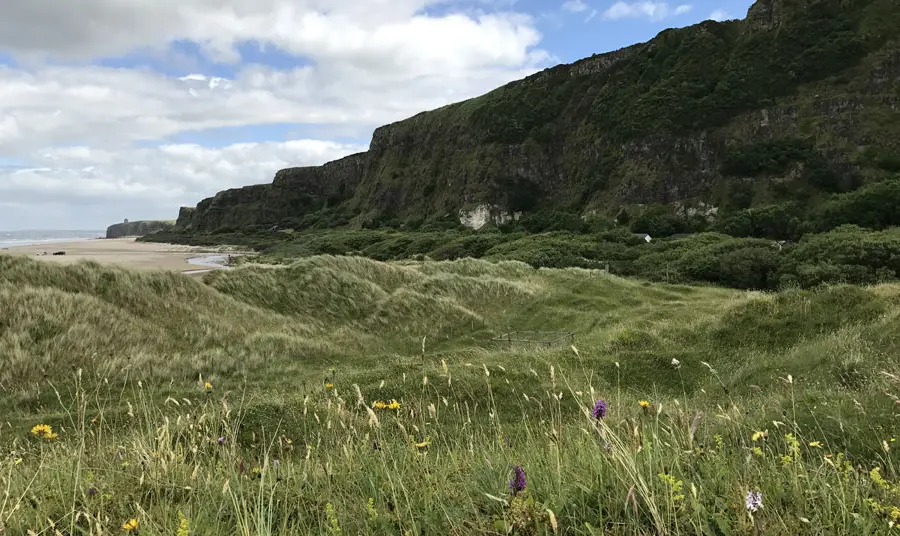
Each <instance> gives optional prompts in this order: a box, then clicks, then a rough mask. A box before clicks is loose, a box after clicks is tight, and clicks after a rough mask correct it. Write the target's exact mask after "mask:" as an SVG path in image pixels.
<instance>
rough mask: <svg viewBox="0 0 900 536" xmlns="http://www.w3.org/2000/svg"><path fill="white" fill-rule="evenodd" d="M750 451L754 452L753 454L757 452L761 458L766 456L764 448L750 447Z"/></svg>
mask: <svg viewBox="0 0 900 536" xmlns="http://www.w3.org/2000/svg"><path fill="white" fill-rule="evenodd" d="M750 451H751V452H753V454H756V455H757V456H759V457H760V458H762V457H763V456H765V454H763V451H762V449H761V448H759V447H753V448H752V449H750Z"/></svg>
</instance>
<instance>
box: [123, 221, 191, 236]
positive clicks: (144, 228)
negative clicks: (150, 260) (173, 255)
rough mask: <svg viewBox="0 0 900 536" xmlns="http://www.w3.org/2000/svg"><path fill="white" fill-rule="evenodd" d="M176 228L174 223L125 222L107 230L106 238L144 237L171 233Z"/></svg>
mask: <svg viewBox="0 0 900 536" xmlns="http://www.w3.org/2000/svg"><path fill="white" fill-rule="evenodd" d="M174 227H175V222H172V221H150V220H148V221H125V222H124V223H117V224H115V225H110V226H109V227H107V228H106V238H123V237H126V236H144V235H148V234H150V233H155V232H157V231H170V230H172V229H173V228H174Z"/></svg>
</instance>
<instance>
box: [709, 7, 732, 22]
mask: <svg viewBox="0 0 900 536" xmlns="http://www.w3.org/2000/svg"><path fill="white" fill-rule="evenodd" d="M729 19H731V15H729V14H728V13H727V12H726V11H725V10H724V9H717V10H715V11H713V12H712V13H710V15H709V20H717V21H724V20H729Z"/></svg>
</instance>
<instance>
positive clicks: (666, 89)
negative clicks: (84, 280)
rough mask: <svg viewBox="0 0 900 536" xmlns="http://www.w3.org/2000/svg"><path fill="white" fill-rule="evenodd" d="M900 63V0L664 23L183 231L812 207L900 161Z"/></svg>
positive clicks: (789, 5)
mask: <svg viewBox="0 0 900 536" xmlns="http://www.w3.org/2000/svg"><path fill="white" fill-rule="evenodd" d="M898 65H900V4H898V3H897V2H896V0H759V1H758V2H757V3H756V4H754V5H753V7H751V9H750V11H749V13H748V17H747V19H746V20H744V21H731V22H727V23H718V22H713V21H707V22H704V23H701V24H699V25H696V26H692V27H689V28H682V29H677V30H666V31H664V32H662V33H661V34H660V35H659V36H657V37H656V38H655V39H653V40H652V41H650V42H648V43H642V44H638V45H634V46H631V47H628V48H625V49H622V50H619V51H615V52H611V53H608V54H600V55H595V56H593V57H591V58H587V59H584V60H581V61H579V62H576V63H574V64H571V65H559V66H557V67H554V68H551V69H548V70H546V71H543V72H541V73H538V74H536V75H534V76H531V77H529V78H526V79H524V80H520V81H517V82H513V83H511V84H508V85H506V86H504V87H501V88H499V89H497V90H495V91H493V92H491V93H489V94H487V95H484V96H482V97H479V98H477V99H472V100H469V101H466V102H461V103H457V104H453V105H450V106H446V107H443V108H441V109H438V110H434V111H432V112H427V113H422V114H419V115H416V116H415V117H412V118H410V119H407V120H405V121H400V122H397V123H394V124H391V125H386V126H384V127H381V128H379V129H377V130H376V131H375V133H374V135H373V138H372V142H371V146H370V150H369V151H368V152H366V153H361V154H357V155H353V156H350V157H347V158H344V159H342V160H339V161H336V162H332V163H329V164H326V165H325V166H322V167H315V168H294V169H287V170H282V171H280V172H279V173H278V174H277V175H276V177H275V180H274V182H273V183H272V184H270V185H257V186H250V187H246V188H241V189H236V190H228V191H225V192H221V193H219V194H217V195H216V196H215V197H213V198H210V199H206V200H204V201H202V202H201V203H200V204H199V205H198V206H197V209H196V210H195V211H194V212H193V214H192V215H191V218H190V221H191V227H192V229H194V230H196V231H213V230H219V229H223V228H241V227H249V226H262V225H274V224H279V223H280V224H284V225H294V226H296V225H298V224H300V222H302V221H305V220H303V218H304V217H305V216H309V215H310V214H314V213H316V212H318V211H322V210H323V209H326V208H327V209H328V210H331V211H332V212H340V213H342V214H344V215H346V216H347V217H348V218H354V219H355V220H356V221H357V222H364V221H368V220H378V219H380V220H394V221H400V220H403V219H405V218H408V217H416V218H425V219H428V218H437V217H445V216H448V215H449V216H452V217H459V218H460V219H461V220H462V221H466V222H476V223H472V224H473V225H476V224H477V223H483V222H484V221H486V220H490V219H495V220H496V219H509V218H513V217H515V215H516V214H518V213H521V212H528V211H534V210H542V209H555V210H558V209H565V210H581V211H584V210H600V211H601V212H606V213H608V214H609V213H614V212H615V211H616V210H618V208H619V207H621V206H622V205H626V204H643V203H668V204H677V205H678V206H681V207H691V206H699V207H705V208H704V210H705V211H706V212H707V213H710V207H712V212H716V210H717V209H718V207H720V206H721V207H723V208H724V209H726V210H727V209H728V207H733V208H742V207H743V208H746V206H751V205H759V204H771V203H778V202H782V201H802V202H814V201H815V199H817V198H818V197H821V196H822V195H825V194H827V193H829V192H833V191H845V190H847V189H853V188H855V187H857V186H859V185H860V184H862V183H865V182H866V181H872V180H878V179H880V178H882V177H883V176H886V175H887V174H888V173H889V172H890V171H891V170H890V169H886V168H887V167H889V166H886V165H885V164H884V162H891V161H894V160H892V158H893V157H894V155H896V156H897V157H898V158H900V109H898V99H900V72H898V71H900V68H898ZM786 147H788V148H793V149H791V150H790V151H788V150H787V149H785V148H786ZM797 147H802V148H803V149H802V150H799V149H797ZM873 155H874V156H873ZM879 155H880V156H879ZM885 155H886V156H885ZM754 159H755V160H754ZM751 161H753V162H756V163H753V162H751ZM772 161H774V162H776V163H777V165H771V162H772ZM734 162H743V165H738V166H736V165H731V164H733V163H734ZM766 162H770V163H769V164H766ZM726 168H727V169H726ZM723 169H726V171H727V170H730V171H727V172H726V171H723ZM180 220H181V219H180Z"/></svg>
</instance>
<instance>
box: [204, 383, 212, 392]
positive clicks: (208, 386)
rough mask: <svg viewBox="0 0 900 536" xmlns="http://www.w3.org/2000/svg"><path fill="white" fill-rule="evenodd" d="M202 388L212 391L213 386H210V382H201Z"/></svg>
mask: <svg viewBox="0 0 900 536" xmlns="http://www.w3.org/2000/svg"><path fill="white" fill-rule="evenodd" d="M203 388H204V389H206V390H207V391H212V388H213V386H212V384H211V383H209V382H205V383H204V384H203Z"/></svg>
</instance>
